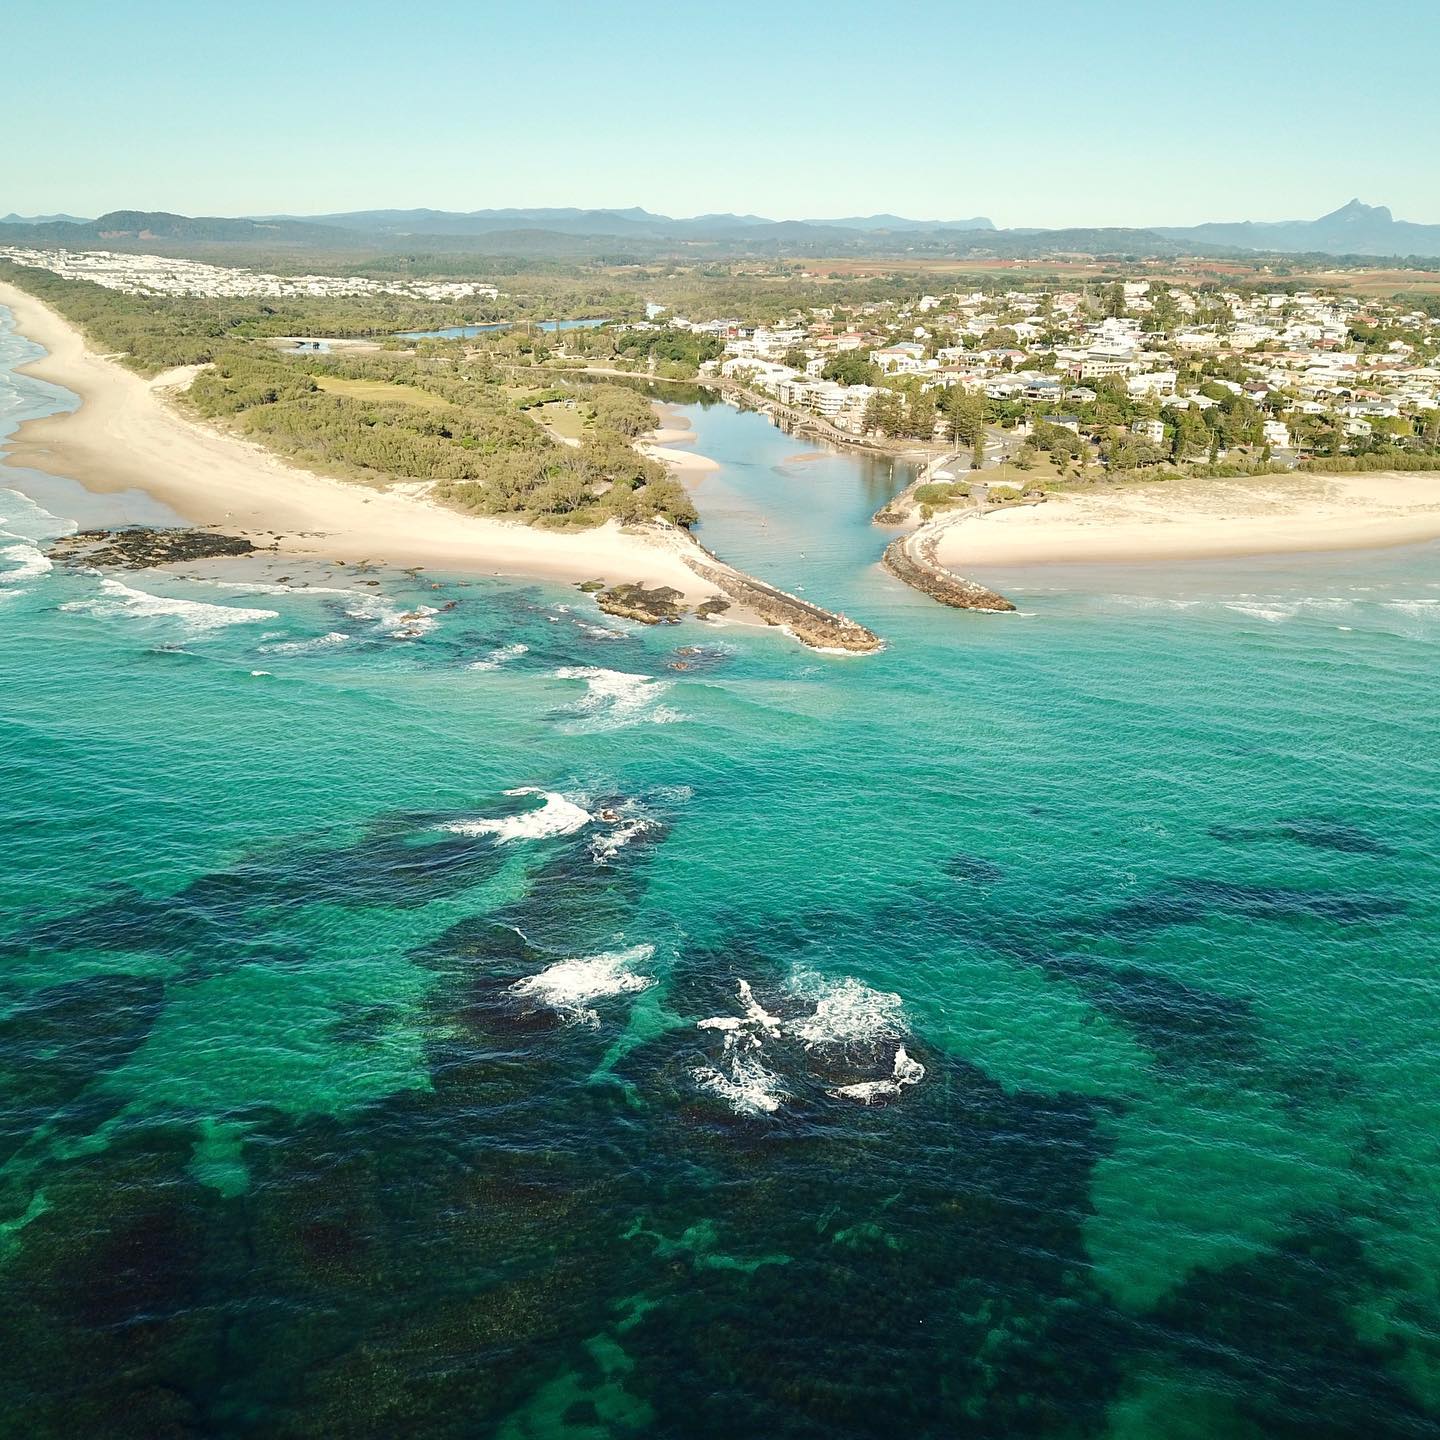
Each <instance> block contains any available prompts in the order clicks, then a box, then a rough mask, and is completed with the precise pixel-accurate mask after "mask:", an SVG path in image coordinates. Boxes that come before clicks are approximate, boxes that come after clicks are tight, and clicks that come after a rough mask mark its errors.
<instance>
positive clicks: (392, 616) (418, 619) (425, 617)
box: [345, 595, 440, 640]
mask: <svg viewBox="0 0 1440 1440" xmlns="http://www.w3.org/2000/svg"><path fill="white" fill-rule="evenodd" d="M345 613H346V614H347V615H348V616H349V617H350V618H351V619H352V620H372V621H374V622H375V628H376V629H377V630H378V631H379V632H380V633H381V634H382V635H388V636H389V637H390V638H391V639H392V640H418V639H419V638H420V637H421V636H422V635H427V634H429V632H430V631H432V630H433V629H434V628H435V626H436V625H437V624H438V623H439V622H438V621H437V620H436V619H435V617H436V616H437V615H438V614H439V613H440V612H439V611H438V610H436V609H435V607H434V606H433V605H417V606H415V608H414V609H413V610H402V609H400V608H399V607H398V606H397V605H396V604H395V603H394V601H392V600H390V599H387V598H386V597H385V596H384V595H362V596H361V597H360V598H359V599H358V600H357V601H356V602H355V603H354V604H353V605H348V606H346V608H345Z"/></svg>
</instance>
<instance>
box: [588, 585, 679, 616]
mask: <svg viewBox="0 0 1440 1440" xmlns="http://www.w3.org/2000/svg"><path fill="white" fill-rule="evenodd" d="M581 588H582V589H583V588H584V587H583V586H582V587H581ZM684 599H685V597H684V595H682V594H681V593H680V591H678V590H676V589H674V588H673V587H672V586H670V585H657V586H655V587H654V589H651V590H647V589H646V588H645V587H644V586H643V585H612V586H611V587H610V588H609V589H608V590H598V591H596V592H595V603H596V604H597V605H598V606H599V607H600V608H601V609H602V610H603V611H604V612H605V613H606V614H607V615H618V616H620V617H621V619H623V620H638V621H639V622H640V623H641V624H642V625H662V624H663V625H676V624H678V623H679V622H680V620H681V618H682V617H683V616H684V614H685V606H684V605H683V604H682V603H681V602H682V601H683V600H684Z"/></svg>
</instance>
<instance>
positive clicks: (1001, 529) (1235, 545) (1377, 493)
mask: <svg viewBox="0 0 1440 1440" xmlns="http://www.w3.org/2000/svg"><path fill="white" fill-rule="evenodd" d="M922 528H923V529H926V530H928V531H929V532H930V534H931V535H932V536H933V537H934V542H935V543H934V551H935V555H936V558H937V559H938V560H939V561H940V563H942V564H943V565H945V566H947V567H949V568H951V569H954V570H958V571H960V572H961V573H964V574H968V573H971V572H974V571H982V570H985V569H988V568H991V567H1007V568H1010V567H1026V566H1032V565H1033V566H1045V565H1085V564H1093V565H1114V564H1144V563H1147V562H1152V561H1164V562H1175V563H1186V562H1191V563H1198V562H1202V561H1205V560H1220V559H1236V558H1243V557H1246V556H1261V555H1281V554H1304V553H1307V552H1321V551H1336V550H1374V549H1384V548H1389V547H1393V546H1400V545H1413V544H1417V543H1420V542H1423V541H1427V540H1436V539H1440V473H1435V472H1427V471H1419V472H1413V473H1402V472H1396V471H1372V472H1368V473H1357V474H1322V473H1318V472H1296V473H1295V474H1293V475H1286V476H1272V475H1266V476H1260V477H1254V478H1236V479H1207V480H1201V479H1193V480H1174V481H1167V482H1164V483H1159V482H1157V483H1156V484H1153V485H1136V486H1134V487H1127V488H1124V489H1120V488H1111V489H1107V490H1102V491H1099V492H1097V493H1095V494H1081V493H1078V492H1072V493H1065V494H1062V495H1054V496H1051V497H1049V498H1047V499H1046V501H1045V503H1044V504H1040V505H1028V506H1023V507H1020V506H1017V507H1015V508H1013V509H1010V508H1007V509H1004V510H998V511H992V512H990V513H989V514H985V515H981V514H979V513H978V512H976V511H973V510H966V511H961V512H958V513H955V514H948V515H941V516H938V517H936V519H934V520H932V521H930V522H929V523H928V525H927V526H925V527H922Z"/></svg>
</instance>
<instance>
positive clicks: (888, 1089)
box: [828, 1045, 925, 1105]
mask: <svg viewBox="0 0 1440 1440" xmlns="http://www.w3.org/2000/svg"><path fill="white" fill-rule="evenodd" d="M924 1078H925V1067H924V1066H923V1065H922V1064H921V1063H920V1062H919V1061H918V1060H912V1059H911V1058H910V1056H909V1055H907V1054H906V1053H905V1047H904V1046H903V1045H901V1046H899V1047H897V1049H896V1051H895V1068H894V1071H893V1073H892V1074H891V1077H890V1079H888V1080H860V1081H857V1082H856V1083H855V1084H854V1085H837V1086H836V1087H835V1088H834V1089H833V1090H831V1091H829V1092H828V1093H829V1094H831V1095H834V1096H835V1097H836V1098H837V1099H844V1100H858V1101H859V1102H860V1103H861V1104H862V1105H873V1104H874V1103H875V1101H877V1100H885V1099H889V1098H890V1097H892V1096H895V1095H898V1094H899V1093H900V1091H901V1089H902V1088H903V1087H904V1086H906V1085H918V1084H919V1083H920V1082H921V1081H922V1080H923V1079H924Z"/></svg>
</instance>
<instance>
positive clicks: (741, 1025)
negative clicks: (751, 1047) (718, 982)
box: [696, 980, 783, 1035]
mask: <svg viewBox="0 0 1440 1440" xmlns="http://www.w3.org/2000/svg"><path fill="white" fill-rule="evenodd" d="M735 991H736V994H737V996H738V997H739V1000H740V1012H741V1013H740V1014H739V1015H712V1016H711V1017H710V1019H708V1020H700V1021H697V1022H696V1023H697V1025H698V1026H699V1028H700V1029H701V1030H725V1031H738V1030H745V1029H749V1030H752V1031H756V1032H760V1031H763V1032H764V1033H765V1034H767V1035H778V1034H779V1033H780V1031H781V1029H782V1028H783V1026H782V1022H781V1020H780V1017H779V1016H778V1015H772V1014H771V1013H770V1012H769V1011H768V1010H767V1009H766V1008H765V1007H764V1006H763V1005H762V1004H761V1003H760V1002H759V1001H758V1000H757V999H756V998H755V992H754V991H753V990H752V989H751V988H750V982H749V981H748V980H739V981H737V982H736V985H735Z"/></svg>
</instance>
